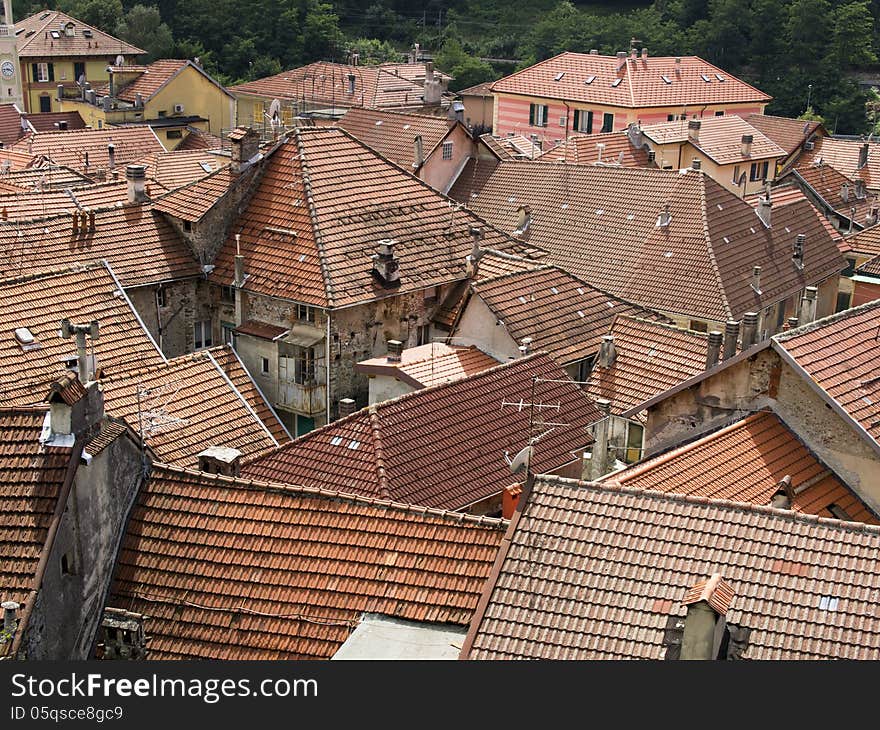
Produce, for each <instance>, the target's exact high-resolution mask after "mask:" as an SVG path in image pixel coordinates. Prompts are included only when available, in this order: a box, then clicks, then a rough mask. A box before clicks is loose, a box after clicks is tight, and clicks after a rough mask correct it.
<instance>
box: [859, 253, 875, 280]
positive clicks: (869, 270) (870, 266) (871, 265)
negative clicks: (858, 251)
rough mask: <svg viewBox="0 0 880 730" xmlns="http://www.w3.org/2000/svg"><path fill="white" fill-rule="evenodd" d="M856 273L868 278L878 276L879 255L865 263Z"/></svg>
mask: <svg viewBox="0 0 880 730" xmlns="http://www.w3.org/2000/svg"><path fill="white" fill-rule="evenodd" d="M856 273H857V274H867V275H868V276H877V275H878V274H880V254H878V255H877V256H874V258H871V259H868V260H867V261H865V263H863V264H862V265H861V266H859V267H858V268H857V269H856Z"/></svg>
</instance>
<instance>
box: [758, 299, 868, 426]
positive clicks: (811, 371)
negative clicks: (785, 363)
mask: <svg viewBox="0 0 880 730" xmlns="http://www.w3.org/2000/svg"><path fill="white" fill-rule="evenodd" d="M878 331H880V301H875V302H869V303H868V304H863V305H861V306H859V307H855V308H853V309H847V310H845V311H843V312H841V313H840V314H835V315H832V316H831V317H826V318H825V319H820V320H817V321H816V322H812V323H810V324H809V325H805V326H803V327H799V328H797V329H794V330H791V331H789V332H785V333H782V334H778V335H776V336H775V337H774V338H773V341H774V349H776V350H782V351H783V352H784V353H785V355H787V356H788V358H787V359H788V360H790V361H793V362H794V363H795V364H796V365H797V367H799V368H800V369H801V370H803V371H804V373H806V376H807V378H808V379H809V381H811V382H812V383H814V384H816V385H817V386H818V387H819V388H821V389H822V390H823V391H824V392H825V393H826V394H827V395H828V396H829V397H831V398H833V399H834V401H836V402H837V404H838V405H839V406H840V407H841V408H843V410H844V411H845V412H846V414H847V415H848V416H849V417H850V418H851V419H852V420H853V421H855V422H856V423H858V424H860V426H861V428H863V429H864V430H865V432H867V433H868V434H869V435H870V437H871V438H872V439H874V441H875V442H878V441H880V377H878V367H877V362H878V354H880V341H878V338H877V333H878Z"/></svg>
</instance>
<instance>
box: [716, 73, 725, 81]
mask: <svg viewBox="0 0 880 730" xmlns="http://www.w3.org/2000/svg"><path fill="white" fill-rule="evenodd" d="M715 78H716V79H718V80H719V81H724V77H723V76H722V75H721V74H715Z"/></svg>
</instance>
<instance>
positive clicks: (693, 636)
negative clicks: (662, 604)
mask: <svg viewBox="0 0 880 730" xmlns="http://www.w3.org/2000/svg"><path fill="white" fill-rule="evenodd" d="M734 595H735V594H734V592H733V588H731V587H730V584H729V583H727V582H726V581H725V580H724V579H723V578H722V577H721V574H720V573H714V574H713V575H712V576H711V577H710V578H709V580H705V581H701V582H700V583H697V585H695V586H694V587H693V588H691V589H690V590H689V591H688V592H687V595H686V596H685V598H684V601H682V603H683V604H684V605H685V606H687V617H686V618H685V620H684V635H683V636H682V638H681V658H682V659H683V660H695V659H702V660H708V659H717V658H718V653H719V651H720V649H721V642H722V639H723V637H724V629H725V628H726V620H725V618H724V617H725V614H726V613H727V611H728V609H729V608H730V603H731V601H733V598H734Z"/></svg>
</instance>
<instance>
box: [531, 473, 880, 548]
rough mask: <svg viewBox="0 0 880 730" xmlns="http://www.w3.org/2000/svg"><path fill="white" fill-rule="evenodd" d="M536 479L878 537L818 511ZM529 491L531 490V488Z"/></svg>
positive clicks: (871, 529) (552, 477)
mask: <svg viewBox="0 0 880 730" xmlns="http://www.w3.org/2000/svg"><path fill="white" fill-rule="evenodd" d="M536 481H540V482H544V483H551V484H552V483H555V484H559V485H562V486H568V487H571V488H580V489H590V490H593V491H596V492H609V493H612V492H614V493H623V494H630V495H632V496H634V497H644V498H646V499H653V500H660V501H664V502H682V503H685V504H693V505H707V506H709V507H716V508H719V509H724V510H731V511H733V510H736V511H742V512H752V513H756V514H766V515H769V516H771V517H776V518H779V519H782V520H785V521H786V522H805V523H811V524H817V525H824V526H825V527H830V528H832V529H841V530H846V531H848V532H865V533H869V534H873V535H877V536H878V537H880V525H869V524H867V523H864V522H854V521H850V520H838V519H836V518H833V517H820V516H819V515H813V514H807V513H805V512H795V511H793V510H784V509H779V508H777V507H771V506H770V505H763V504H754V503H752V502H736V501H733V500H730V499H717V498H714V497H698V496H694V495H688V494H677V493H674V492H661V491H658V490H656V489H644V488H642V487H631V486H627V485H625V484H619V483H617V482H585V481H581V480H579V479H571V478H569V477H561V476H558V475H556V474H539V475H538V476H537V477H536ZM532 494H534V491H533V492H532Z"/></svg>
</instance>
